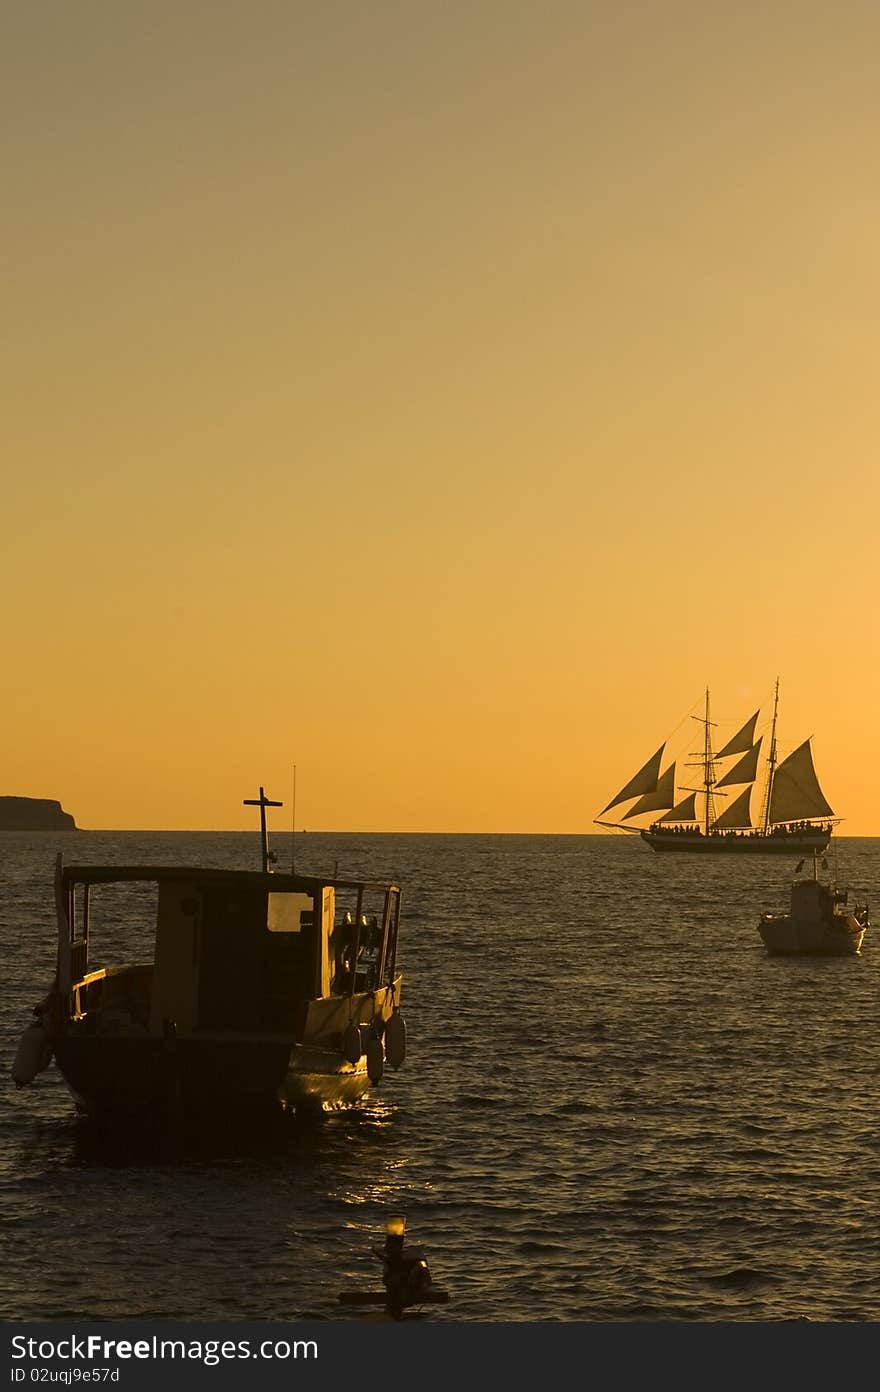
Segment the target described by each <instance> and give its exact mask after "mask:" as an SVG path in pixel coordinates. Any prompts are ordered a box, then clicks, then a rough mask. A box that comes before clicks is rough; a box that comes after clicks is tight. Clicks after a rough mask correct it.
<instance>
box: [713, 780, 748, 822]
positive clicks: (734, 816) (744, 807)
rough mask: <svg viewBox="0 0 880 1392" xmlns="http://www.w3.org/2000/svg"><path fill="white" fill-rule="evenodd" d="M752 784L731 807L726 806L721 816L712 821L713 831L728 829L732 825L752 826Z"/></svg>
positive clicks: (734, 800)
mask: <svg viewBox="0 0 880 1392" xmlns="http://www.w3.org/2000/svg"><path fill="white" fill-rule="evenodd" d="M752 786H753V785H752V784H749V786H748V788H745V789H744V790H743V791H742V792H741V793H740V795H739V797H736V798H734V799H733V802H732V803H731V804H730V806H729V807H726V808H725V809H724V811H723V812H722V813H721V816H720V817H716V818H715V820H714V822H713V823H712V830H713V831H727V830H728V829H729V828H731V827H750V826H751V825H752V819H751V817H750V816H749V801H750V799H751V796H752Z"/></svg>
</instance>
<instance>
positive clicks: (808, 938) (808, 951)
mask: <svg viewBox="0 0 880 1392" xmlns="http://www.w3.org/2000/svg"><path fill="white" fill-rule="evenodd" d="M820 864H821V866H822V868H823V869H824V870H827V869H828V862H827V861H826V860H825V859H824V857H822V858H821V860H820V856H819V853H818V852H814V854H813V873H812V875H811V876H808V877H807V878H798V876H800V874H801V871H802V870H803V867H804V861H803V860H802V861H800V863H799V864H798V867H797V869H796V871H795V879H794V882H793V884H792V886H791V907H790V909H789V911H788V913H765V914H762V915H761V920H760V922H759V924H758V932H759V933H760V935H761V941H762V942H763V944H764V946H765V947H766V949H767V951H768V952H769V953H770V954H771V955H772V956H774V957H799V956H804V957H807V956H809V957H851V956H854V955H855V954H857V953H859V952H861V949H862V941H863V939H864V936H865V934H866V932H867V931H868V929H869V927H870V926H871V923H870V918H869V912H868V905H867V904H864V905H862V906H861V907H858V906H854V907H853V908H852V909H850V908H849V907H848V906H847V900H848V894H847V891H846V890H843V889H838V887H837V885H836V883H835V882H834V881H833V880H829V881H827V882H826V881H824V880H822V879H820V878H819V867H820Z"/></svg>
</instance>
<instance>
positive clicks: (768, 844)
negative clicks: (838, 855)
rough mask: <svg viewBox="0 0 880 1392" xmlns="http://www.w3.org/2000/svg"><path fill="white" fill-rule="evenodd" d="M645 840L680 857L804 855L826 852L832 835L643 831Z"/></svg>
mask: <svg viewBox="0 0 880 1392" xmlns="http://www.w3.org/2000/svg"><path fill="white" fill-rule="evenodd" d="M641 837H642V840H643V841H645V842H646V843H647V844H648V845H649V846H650V847H651V850H652V851H658V852H661V853H664V854H665V853H667V852H669V853H677V854H679V855H803V854H804V853H811V852H813V851H824V850H825V848H826V847H827V845H828V842H829V841H830V840H831V833H830V832H824V831H822V832H814V833H812V834H811V833H810V832H804V833H802V834H797V833H789V834H788V835H787V836H778V835H773V833H772V832H770V833H768V834H767V835H765V834H764V833H763V832H759V833H756V834H755V835H751V834H749V833H746V834H745V835H742V836H740V835H731V834H729V833H722V832H719V833H717V834H715V835H713V834H712V833H711V832H710V833H709V835H708V836H704V835H696V834H694V835H689V834H687V833H683V832H662V831H658V832H654V831H643V832H642V833H641Z"/></svg>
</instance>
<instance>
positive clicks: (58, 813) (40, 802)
mask: <svg viewBox="0 0 880 1392" xmlns="http://www.w3.org/2000/svg"><path fill="white" fill-rule="evenodd" d="M0 831H76V822H75V821H74V820H73V818H72V817H71V815H70V813H69V812H64V811H63V810H62V807H61V803H60V802H54V801H53V800H52V799H51V798H26V797H0Z"/></svg>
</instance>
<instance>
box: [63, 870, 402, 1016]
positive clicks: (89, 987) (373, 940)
mask: <svg viewBox="0 0 880 1392" xmlns="http://www.w3.org/2000/svg"><path fill="white" fill-rule="evenodd" d="M107 885H113V886H116V887H117V892H119V887H120V886H121V887H122V892H123V893H125V892H126V889H127V890H129V891H130V890H132V889H135V888H137V887H140V888H141V889H143V888H144V887H147V886H150V885H152V886H153V887H154V894H153V902H154V908H153V913H154V923H153V928H152V938H153V941H152V954H151V959H150V960H145V961H142V962H135V963H130V964H129V965H125V966H111V965H103V966H100V967H98V968H97V969H95V970H90V966H91V962H90V939H91V931H92V922H93V920H94V919H95V916H96V915H95V906H96V903H97V899H98V894H97V892H96V891H98V889H99V887H102V886H107ZM129 898H131V895H129ZM56 909H57V917H58V934H59V936H58V992H59V998H60V1000H59V1004H60V1011H61V1015H62V1018H63V1019H65V1020H66V1021H67V1022H69V1025H70V1026H73V1027H74V1028H80V1029H86V1030H91V1029H94V1030H95V1031H96V1032H99V1033H116V1034H149V1035H152V1036H159V1037H161V1036H169V1035H171V1036H179V1035H193V1034H200V1035H205V1034H210V1033H216V1032H222V1033H229V1032H233V1033H237V1034H239V1035H241V1036H244V1035H261V1036H266V1035H269V1036H274V1037H276V1038H278V1037H285V1038H287V1039H290V1040H291V1041H302V1040H303V1039H304V1038H306V1037H308V1038H309V1039H312V1040H321V1039H326V1040H327V1042H328V1043H329V1042H330V1041H331V1039H335V1038H337V1037H338V1036H339V1035H340V1034H341V1032H342V1030H344V1028H345V1026H346V1025H347V1024H349V1023H350V1022H351V1020H352V1018H355V1019H358V1020H364V1021H368V1020H370V1019H371V1018H372V1015H373V1013H374V1012H375V1011H376V1010H377V1009H379V1008H383V1009H384V1007H385V1003H386V1001H387V998H388V997H389V995H390V998H391V1001H392V1003H393V998H394V990H393V987H394V983H395V967H396V954H397V938H398V927H399V918H400V889H399V887H398V886H397V885H395V884H376V883H370V882H366V881H350V880H336V879H323V878H315V877H311V876H300V875H296V876H294V875H284V874H277V873H266V872H257V871H253V872H252V871H244V870H212V869H192V868H187V867H172V866H65V865H63V862H62V860H61V857H60V856H59V858H58V864H57V867H56ZM122 917H123V915H122V914H120V918H122ZM124 917H125V919H126V920H129V921H130V905H129V907H128V909H127V910H126V912H125V914H124ZM144 929H145V931H146V932H147V933H149V931H150V929H149V926H148V925H147V924H146V923H144ZM125 946H126V949H127V950H129V944H128V943H126V944H125ZM353 1005H355V1006H356V1009H355V1010H354V1012H353V1010H352V1006H353Z"/></svg>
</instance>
